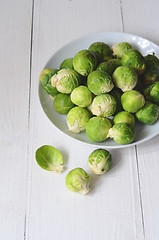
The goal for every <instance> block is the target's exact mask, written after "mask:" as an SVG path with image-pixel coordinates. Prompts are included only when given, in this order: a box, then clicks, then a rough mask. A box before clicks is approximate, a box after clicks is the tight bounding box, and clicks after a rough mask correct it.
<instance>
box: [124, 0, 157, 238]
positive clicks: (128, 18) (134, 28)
mask: <svg viewBox="0 0 159 240" xmlns="http://www.w3.org/2000/svg"><path fill="white" fill-rule="evenodd" d="M158 8H159V2H158V1H154V2H153V3H152V2H151V1H150V0H146V1H137V0H135V1H133V2H131V1H128V2H127V1H124V0H123V1H122V9H123V19H124V29H125V31H126V32H130V33H132V32H133V33H134V34H138V35H140V36H142V37H145V38H147V39H149V40H151V41H153V42H154V43H156V44H159V40H158V39H159V32H158V31H157V30H156V29H157V28H158V27H157V24H158V19H157V15H158ZM128 9H131V11H128ZM157 54H158V53H157ZM158 146H159V136H157V137H155V138H154V139H152V140H151V141H148V142H146V143H144V144H141V145H138V146H137V163H138V175H139V185H140V198H141V207H142V215H143V225H144V233H145V239H147V240H149V239H153V240H157V239H159V231H158V229H159V224H158V223H159V204H158V202H159V189H158V187H157V183H158V182H159V174H158V169H159V162H158V155H159V147H158Z"/></svg>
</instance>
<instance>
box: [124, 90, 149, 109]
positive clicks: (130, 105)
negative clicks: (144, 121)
mask: <svg viewBox="0 0 159 240" xmlns="http://www.w3.org/2000/svg"><path fill="white" fill-rule="evenodd" d="M121 103H122V106H123V108H124V110H125V111H126V112H130V113H135V112H137V111H138V110H139V109H140V108H142V107H143V106H144V104H145V98H144V96H143V95H142V94H141V93H140V92H138V91H136V90H131V91H128V92H124V93H123V94H122V96H121Z"/></svg>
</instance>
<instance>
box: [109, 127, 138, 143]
mask: <svg viewBox="0 0 159 240" xmlns="http://www.w3.org/2000/svg"><path fill="white" fill-rule="evenodd" d="M108 136H109V137H110V138H113V139H114V141H115V142H117V143H119V144H129V143H132V142H133V141H134V137H135V136H134V133H133V131H132V130H131V128H130V127H129V125H128V124H127V123H117V124H115V125H114V126H113V127H112V128H111V129H110V130H109V135H108Z"/></svg>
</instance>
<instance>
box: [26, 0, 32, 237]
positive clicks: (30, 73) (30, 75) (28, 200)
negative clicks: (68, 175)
mask: <svg viewBox="0 0 159 240" xmlns="http://www.w3.org/2000/svg"><path fill="white" fill-rule="evenodd" d="M33 28H34V0H32V5H31V28H30V60H29V62H30V64H29V96H28V140H27V176H26V183H28V180H29V173H28V162H29V135H30V111H31V109H30V104H31V77H32V51H33ZM28 190H29V192H30V185H29V186H28V187H27V188H26V209H25V216H24V240H26V237H27V218H28V214H27V205H29V202H30V198H29V196H28Z"/></svg>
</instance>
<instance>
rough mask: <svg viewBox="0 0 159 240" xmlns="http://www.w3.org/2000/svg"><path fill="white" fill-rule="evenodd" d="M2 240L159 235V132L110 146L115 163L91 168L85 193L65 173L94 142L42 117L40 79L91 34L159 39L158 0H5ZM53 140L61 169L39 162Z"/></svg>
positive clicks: (0, 99)
mask: <svg viewBox="0 0 159 240" xmlns="http://www.w3.org/2000/svg"><path fill="white" fill-rule="evenodd" d="M0 10H1V14H0V76H1V77H0V79H1V87H0V92H1V93H0V108H1V110H0V113H1V117H0V136H1V138H0V147H1V151H0V153H1V157H0V240H22V239H24V240H26V239H27V240H67V239H69V240H158V239H159V136H157V137H155V138H153V139H152V140H151V141H148V142H146V143H145V144H142V145H138V146H135V147H131V148H125V149H121V150H119V149H118V150H112V151H110V152H111V154H112V157H113V167H112V169H111V171H109V172H108V173H107V174H105V175H104V176H103V177H95V176H94V177H93V176H92V175H90V176H91V188H92V191H91V192H90V194H88V195H87V196H81V195H79V194H75V193H71V192H70V191H68V190H67V189H66V187H65V183H64V178H65V176H66V174H67V173H68V171H69V170H70V169H72V168H75V167H78V166H80V167H83V168H84V169H85V170H86V171H88V172H89V173H90V171H89V169H88V167H87V164H86V162H87V157H88V155H89V154H90V153H91V152H92V151H93V150H94V149H95V148H94V147H93V146H87V145H85V144H83V143H80V142H77V141H73V140H72V139H71V138H69V137H68V136H66V135H64V134H62V133H61V132H60V131H59V130H58V129H57V128H56V127H54V125H53V124H52V123H51V122H50V121H49V120H48V119H47V117H46V116H45V114H44V112H43V110H42V107H41V106H40V102H39V98H38V77H39V74H40V71H41V69H42V68H43V66H44V65H45V63H46V61H47V60H48V59H49V58H50V57H51V56H52V54H53V53H54V52H55V51H56V50H57V49H59V48H60V47H62V46H63V45H64V44H66V43H68V42H69V41H72V40H74V39H77V38H78V37H82V36H85V35H88V34H90V33H94V32H101V31H118V32H127V33H132V34H136V35H139V36H142V37H145V38H147V39H149V40H151V41H153V42H155V43H156V44H159V31H158V24H159V22H158V10H159V1H158V0H154V1H151V0H133V1H131V0H127V1H126V0H107V1H106V0H98V1H97V0H72V1H71V0H70V1H69V0H14V1H11V0H10V1H9V0H1V1H0ZM43 144H50V145H53V146H55V147H57V148H58V149H59V150H60V151H61V152H62V154H63V156H64V161H65V167H66V170H65V171H64V172H63V173H62V174H55V173H51V172H47V171H44V170H42V169H41V168H40V167H39V166H38V165H37V163H36V161H35V151H36V149H37V148H38V147H39V146H41V145H43Z"/></svg>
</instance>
